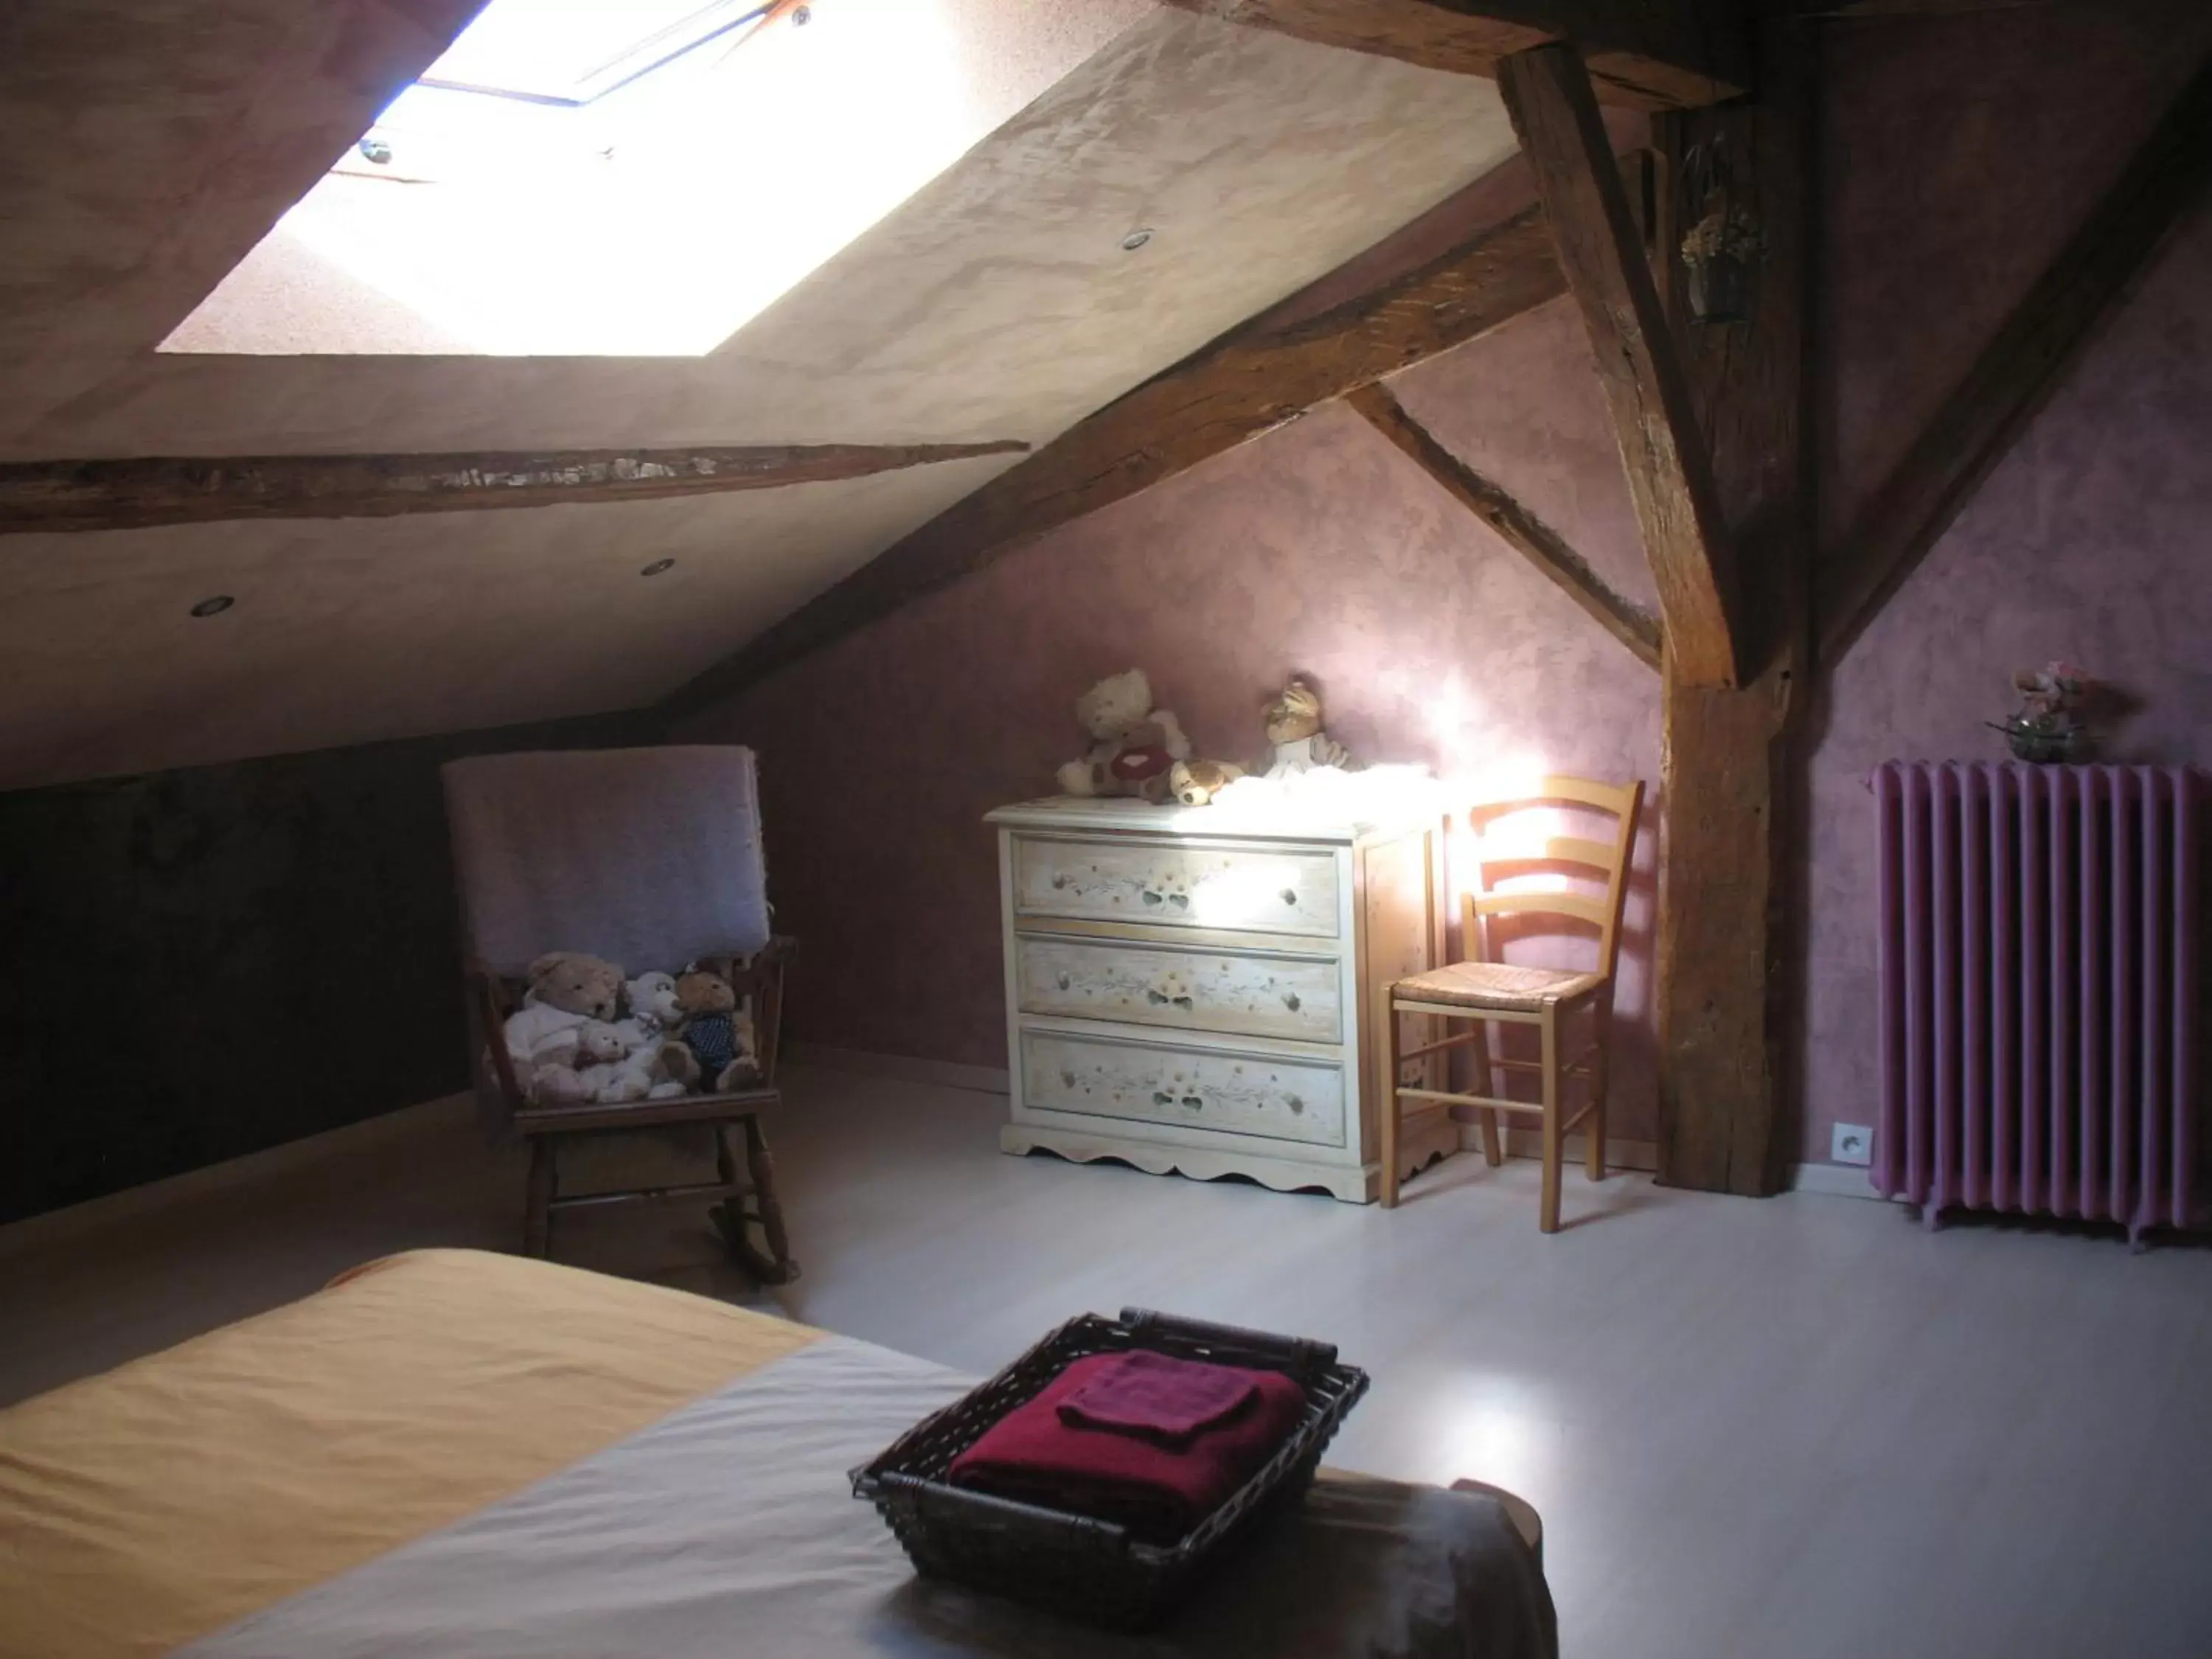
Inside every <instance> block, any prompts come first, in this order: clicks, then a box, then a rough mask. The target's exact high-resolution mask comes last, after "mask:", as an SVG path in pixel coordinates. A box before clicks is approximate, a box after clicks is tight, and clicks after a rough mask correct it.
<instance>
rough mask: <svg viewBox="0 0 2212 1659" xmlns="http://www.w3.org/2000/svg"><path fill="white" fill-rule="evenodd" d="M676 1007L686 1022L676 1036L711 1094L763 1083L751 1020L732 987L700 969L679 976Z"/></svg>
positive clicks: (732, 1091) (680, 1026)
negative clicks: (741, 1006) (692, 1058)
mask: <svg viewBox="0 0 2212 1659" xmlns="http://www.w3.org/2000/svg"><path fill="white" fill-rule="evenodd" d="M676 1006H677V1007H678V1010H679V1011H680V1012H681V1014H682V1016H683V1024H680V1025H678V1027H677V1028H676V1035H677V1036H678V1038H679V1039H681V1040H682V1042H683V1043H684V1047H685V1048H688V1049H690V1052H691V1054H692V1056H693V1057H694V1058H695V1059H696V1060H697V1061H698V1062H699V1073H700V1075H701V1076H702V1078H705V1079H709V1080H710V1081H709V1091H710V1092H712V1093H714V1094H718V1095H726V1094H731V1093H734V1092H735V1091H738V1090H739V1089H743V1088H745V1087H747V1086H749V1085H752V1084H754V1083H757V1082H758V1081H759V1080H760V1055H759V1052H758V1050H757V1048H756V1047H755V1045H754V1041H753V1022H752V1016H751V1015H750V1014H748V1013H746V1012H744V1010H742V1009H740V1008H739V1007H738V995H737V993H736V992H735V991H733V990H732V989H731V988H730V981H727V980H726V979H724V978H723V977H722V976H721V975H720V974H716V973H711V972H709V971H708V970H707V969H700V968H694V969H690V971H688V972H685V973H682V974H678V975H677V976H676Z"/></svg>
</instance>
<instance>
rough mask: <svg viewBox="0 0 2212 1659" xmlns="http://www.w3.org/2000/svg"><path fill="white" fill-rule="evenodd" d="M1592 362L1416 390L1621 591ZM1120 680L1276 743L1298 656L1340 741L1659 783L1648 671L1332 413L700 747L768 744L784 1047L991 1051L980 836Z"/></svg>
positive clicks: (710, 726)
mask: <svg viewBox="0 0 2212 1659" xmlns="http://www.w3.org/2000/svg"><path fill="white" fill-rule="evenodd" d="M1587 354H1588V347H1587V346H1586V345H1585V344H1584V343H1583V339H1582V337H1581V334H1580V332H1579V324H1578V322H1577V319H1575V317H1574V316H1573V314H1572V313H1571V312H1570V311H1568V310H1566V309H1565V307H1563V306H1554V307H1547V308H1545V309H1544V310H1543V311H1541V312H1539V313H1534V314H1532V315H1530V316H1528V317H1527V318H1523V319H1520V320H1518V321H1517V322H1516V323H1515V324H1513V325H1511V326H1510V327H1509V328H1507V329H1505V330H1503V331H1500V332H1499V333H1498V334H1496V335H1493V336H1492V337H1490V338H1489V339H1486V340H1483V341H1478V342H1476V343H1474V344H1473V345H1471V346H1468V347H1465V348H1462V349H1461V350H1460V351H1458V352H1455V353H1454V354H1452V355H1451V356H1449V357H1448V358H1445V359H1440V360H1438V361H1437V362H1432V363H1431V364H1427V365H1425V366H1424V367H1423V368H1422V370H1421V372H1420V373H1419V374H1418V375H1413V376H1408V377H1407V381H1406V384H1405V386H1404V387H1403V390H1404V392H1405V395H1406V398H1407V403H1408V404H1409V405H1410V406H1411V407H1413V408H1414V409H1415V410H1418V411H1419V412H1420V413H1421V414H1422V415H1423V416H1425V417H1428V418H1433V419H1435V420H1437V422H1438V426H1439V429H1440V430H1443V431H1445V432H1446V433H1447V434H1448V435H1449V436H1450V437H1451V439H1452V441H1454V442H1455V443H1464V444H1465V445H1466V446H1467V449H1468V453H1469V454H1470V455H1474V454H1475V453H1478V452H1484V453H1485V459H1486V460H1488V459H1495V460H1497V461H1498V462H1499V463H1500V465H1499V466H1498V471H1499V473H1500V476H1501V477H1504V479H1505V480H1506V481H1507V482H1508V483H1509V484H1510V485H1511V486H1512V487H1514V488H1516V489H1525V490H1526V491H1527V494H1528V498H1529V500H1530V501H1532V503H1535V504H1537V505H1538V506H1539V507H1540V510H1542V511H1544V512H1547V513H1552V514H1553V515H1554V517H1555V518H1556V520H1557V521H1558V522H1559V524H1560V526H1561V527H1562V528H1565V529H1566V530H1568V531H1569V532H1571V533H1574V534H1577V535H1580V534H1583V533H1584V532H1588V533H1589V537H1590V538H1591V540H1590V545H1591V546H1592V551H1591V554H1590V556H1591V557H1592V558H1593V560H1597V559H1599V558H1600V557H1601V554H1600V552H1599V551H1598V547H1597V544H1599V543H1601V542H1602V543H1604V544H1606V546H1607V551H1606V553H1605V554H1604V557H1605V559H1606V560H1607V562H1608V563H1614V564H1619V565H1620V566H1622V567H1625V568H1627V569H1629V570H1630V571H1631V572H1632V570H1633V566H1632V564H1631V563H1630V560H1631V556H1632V555H1633V553H1634V551H1635V543H1634V531H1633V527H1632V521H1631V520H1629V518H1628V506H1627V498H1626V486H1625V485H1624V484H1623V483H1622V481H1621V478H1620V466H1619V463H1618V461H1617V460H1616V461H1613V462H1612V463H1611V465H1610V466H1609V467H1606V466H1600V467H1595V468H1592V467H1587V466H1586V465H1583V462H1584V460H1585V459H1586V458H1587V457H1589V456H1590V455H1592V454H1597V455H1601V456H1605V455H1609V453H1610V442H1611V441H1610V439H1609V437H1608V436H1607V426H1606V424H1605V421H1606V416H1605V411H1604V407H1603V404H1602V403H1601V401H1600V398H1599V395H1598V392H1597V387H1596V380H1595V375H1594V374H1592V373H1591V372H1590V370H1589V366H1588V356H1587ZM1562 359H1564V361H1565V364H1566V365H1567V366H1568V369H1569V372H1565V373H1559V372H1557V369H1558V367H1559V361H1560V360H1562ZM1532 366H1538V367H1541V368H1542V369H1543V372H1542V373H1540V374H1530V373H1529V372H1528V371H1529V370H1530V368H1532ZM1516 434H1517V440H1516V439H1515V436H1514V435H1516ZM1516 446H1517V448H1518V451H1519V453H1517V454H1516V453H1507V452H1509V451H1512V450H1515V449H1516ZM1524 458H1525V459H1524ZM1509 461H1510V462H1515V463H1516V465H1504V463H1505V462H1509ZM1624 526H1626V529H1624ZM1624 538H1626V539H1624ZM1647 586H1648V579H1647ZM1132 663H1136V664H1141V665H1144V666H1145V668H1146V670H1147V671H1149V672H1150V673H1151V675H1152V679H1153V683H1154V685H1155V688H1156V689H1157V690H1158V692H1159V694H1160V696H1162V698H1163V700H1164V701H1165V702H1167V703H1168V705H1169V706H1170V707H1172V708H1174V709H1175V710H1176V712H1177V713H1178V714H1181V715H1182V719H1183V721H1184V724H1185V725H1186V726H1187V727H1188V729H1189V731H1190V732H1191V733H1192V735H1193V738H1194V741H1195V742H1196V743H1197V744H1198V745H1199V747H1200V750H1201V751H1202V752H1205V753H1207V754H1212V755H1218V756H1222V757H1228V758H1248V759H1249V758H1250V757H1252V756H1253V755H1254V754H1255V752H1256V751H1257V750H1261V749H1262V748H1264V746H1265V743H1264V739H1263V738H1262V737H1261V732H1260V729H1259V720H1258V708H1259V705H1260V702H1261V700H1262V698H1263V696H1265V694H1266V693H1267V692H1268V691H1269V690H1272V689H1273V688H1275V687H1277V686H1279V685H1280V684H1281V683H1282V680H1283V679H1284V678H1285V676H1286V675H1287V674H1288V673H1290V672H1291V671H1293V670H1297V671H1304V672H1307V673H1310V674H1311V675H1313V676H1315V677H1316V678H1317V680H1318V683H1319V684H1321V685H1322V687H1323V688H1324V690H1325V693H1326V695H1327V697H1328V707H1329V711H1330V717H1329V725H1330V728H1331V730H1332V731H1333V732H1334V733H1335V734H1336V735H1337V736H1338V737H1339V738H1342V739H1343V740H1344V741H1346V742H1347V743H1349V744H1351V745H1352V749H1353V750H1354V751H1355V752H1356V753H1357V754H1358V756H1359V757H1362V758H1364V759H1370V760H1407V761H1424V762H1427V763H1430V764H1431V765H1433V766H1435V767H1436V768H1437V769H1438V770H1439V771H1440V772H1443V773H1445V774H1447V775H1451V774H1461V775H1470V776H1474V775H1480V773H1482V772H1483V771H1484V770H1485V769H1487V768H1489V767H1492V766H1493V765H1498V764H1506V765H1512V766H1516V767H1519V766H1525V765H1527V764H1528V763H1532V762H1534V763H1543V764H1547V765H1549V766H1553V767H1556V768H1559V769H1565V770H1571V771H1577V772H1582V773H1586V774H1588V775H1592V776H1597V777H1626V776H1630V775H1637V776H1641V777H1644V778H1646V779H1656V777H1657V775H1658V738H1659V733H1658V699H1657V694H1656V678H1655V677H1654V676H1653V675H1652V673H1651V671H1650V670H1649V669H1647V668H1645V667H1644V665H1641V664H1640V663H1638V662H1637V661H1636V660H1635V659H1633V658H1632V657H1631V656H1630V655H1629V654H1628V653H1626V651H1625V650H1623V649H1622V647H1620V645H1618V644H1617V643H1615V642H1614V641H1613V640H1612V639H1611V638H1610V637H1609V636H1607V635H1606V634H1604V633H1603V632H1601V630H1600V629H1598V628H1597V626H1596V625H1595V623H1592V622H1590V621H1589V618H1588V617H1585V616H1583V613H1582V612H1581V611H1579V610H1577V608H1576V607H1575V606H1574V605H1572V604H1571V602H1570V601H1569V600H1568V599H1565V597H1564V596H1563V595H1561V594H1560V593H1559V591H1558V590H1557V589H1555V588H1553V586H1550V585H1549V584H1548V583H1547V582H1546V581H1545V580H1542V579H1541V577H1539V576H1537V575H1536V574H1534V573H1533V572H1532V571H1531V570H1530V569H1529V568H1528V566H1527V565H1526V564H1525V563H1524V562H1522V559H1521V558H1520V556H1518V555H1516V554H1515V553H1513V552H1512V551H1510V550H1508V549H1507V548H1505V547H1504V545H1502V544H1500V543H1498V541H1497V540H1496V539H1495V538H1493V537H1492V535H1491V533H1490V532H1488V531H1487V530H1486V529H1485V528H1483V527H1482V526H1480V525H1479V524H1478V523H1477V522H1476V521H1475V520H1474V519H1473V518H1471V517H1470V516H1469V515H1468V513H1466V512H1465V511H1464V509H1462V508H1461V507H1459V506H1458V505H1457V504H1456V503H1455V502H1454V501H1451V500H1450V499H1449V497H1448V496H1446V495H1444V494H1443V492H1442V491H1441V490H1440V489H1437V487H1436V486H1435V485H1434V484H1432V483H1430V482H1429V481H1428V479H1427V478H1426V477H1424V476H1423V475H1422V474H1421V473H1420V472H1419V471H1418V470H1417V469H1416V468H1415V467H1414V466H1413V464H1412V463H1411V462H1410V461H1407V460H1406V459H1404V458H1403V457H1401V455H1400V454H1399V453H1397V452H1396V451H1395V449H1393V448H1392V447H1390V446H1389V444H1387V443H1385V442H1384V441H1383V440H1382V439H1381V438H1379V437H1377V436H1376V435H1374V434H1373V433H1372V432H1371V431H1370V430H1369V428H1367V427H1366V426H1365V424H1364V422H1361V421H1360V420H1359V419H1358V417H1357V416H1353V415H1352V414H1351V413H1350V412H1349V411H1348V410H1345V409H1343V408H1341V407H1334V406H1332V407H1329V408H1327V409H1323V410H1318V411H1316V413H1314V414H1313V415H1311V416H1309V417H1308V418H1306V419H1304V420H1303V421H1299V422H1296V423H1294V424H1292V425H1291V426H1289V427H1287V428H1282V429H1280V430H1279V431H1277V432H1275V433H1273V434H1271V435H1268V436H1267V437H1266V438H1263V439H1261V440H1260V441H1257V442H1255V443H1252V444H1249V445H1246V446H1245V447H1243V448H1241V449H1237V450H1235V451H1232V452H1231V453H1229V454H1226V455H1224V456H1221V457H1219V458H1218V459H1215V460H1214V461H1212V462H1210V463H1208V464H1207V465H1204V466H1201V467H1198V468H1195V469H1194V470H1193V471H1190V472H1188V473H1185V474H1183V475H1182V477H1177V478H1176V479H1173V480H1171V481H1170V482H1169V483H1165V484H1163V485H1161V486H1160V487H1158V489H1153V490H1152V491H1150V492H1148V493H1146V495H1141V496H1139V497H1136V498H1134V499H1133V500H1131V501H1125V502H1122V503H1121V504H1119V505H1117V506H1115V507H1109V508H1108V509H1106V510H1105V511H1103V512H1100V513H1095V514H1093V515H1092V516H1091V517H1090V518H1088V519H1085V520H1081V521H1080V522H1079V523H1077V524H1074V525H1072V526H1068V527H1066V529H1064V530H1061V531H1060V532H1057V533H1055V534H1054V535H1052V536H1049V537H1047V538H1044V539H1043V540H1042V541H1041V542H1039V543H1038V544H1036V545H1034V546H1032V547H1030V548H1029V549H1027V550H1024V551H1022V552H1020V553H1018V554H1016V555H1015V556H1012V557H1011V558H1008V559H1006V560H1004V561H1002V562H1000V563H999V564H997V565H995V566H994V567H993V568H991V569H990V570H988V571H987V572H986V573H985V574H982V575H981V576H978V577H976V578H974V579H972V580H969V581H968V582H965V583H963V584H962V585H961V586H958V587H956V588H953V589H951V590H950V591H948V592H943V593H939V594H938V595H936V596H935V597H933V598H932V599H928V600H927V601H925V602H923V603H921V604H920V605H915V606H912V607H910V608H909V609H908V610H906V611H902V612H901V613H900V614H898V615H897V616H895V617H892V618H890V620H888V621H887V622H885V623H881V624H879V625H878V626H876V627H874V628H872V629H867V630H866V631H865V632H864V633H862V634H860V635H855V636H854V637H853V638H851V639H848V640H847V641H844V642H843V643H842V644H841V645H839V646H837V647H834V648H832V649H831V650H829V652H827V653H823V654H822V655H821V656H819V657H817V658H814V659H811V660H809V661H807V662H805V663H803V664H801V665H799V666H797V667H796V668H795V669H793V670H792V671H787V672H786V673H784V674H781V675H779V676H777V677H776V678H775V679H773V680H771V681H769V683H767V684H764V685H763V686H762V687H760V688H759V689H757V690H755V691H754V692H752V693H750V695H748V696H745V697H744V699H742V700H741V701H740V702H738V703H737V704H736V705H734V706H733V707H731V708H725V709H723V710H720V711H718V712H717V713H715V714H712V715H709V716H708V717H705V718H704V719H703V720H702V721H701V722H699V723H698V724H696V725H695V726H692V727H691V728H690V729H689V731H688V732H687V735H693V736H697V735H708V736H713V737H726V738H732V739H738V740H742V741H745V742H750V743H754V744H757V745H758V746H759V748H760V750H761V751H762V757H763V760H762V765H763V791H764V811H765V812H766V814H767V817H768V829H769V848H770V854H771V857H772V859H773V860H774V866H773V880H774V884H775V892H776V895H777V902H778V904H779V907H780V913H779V914H780V921H781V922H782V924H783V925H785V926H787V927H789V928H790V929H791V930H792V931H793V932H795V933H799V934H800V935H802V936H803V939H804V941H805V957H804V960H805V963H806V964H808V965H807V966H806V967H805V968H802V969H799V970H798V981H797V983H796V984H795V985H794V987H793V995H792V1001H791V1009H792V1012H791V1018H792V1020H793V1030H794V1035H796V1036H800V1037H803V1038H811V1039H814V1040H817V1041H822V1042H836V1043H839V1044H842V1045H846V1046H849V1047H856V1048H872V1049H877V1050H881V1051H884V1052H889V1053H894V1054H929V1055H934V1056H939V1057H941V1058H945V1059H950V1060H964V1061H970V1062H975V1063H981V1064H987V1065H1003V1064H1004V1063H1005V1044H1006V1036H1005V1029H1004V1026H1003V1024H1002V1023H1001V1022H1002V1020H1003V1013H1002V1011H1001V999H1000V977H999V975H1000V964H999V938H998V912H997V905H998V897H997V882H996V876H995V872H994V857H995V854H994V844H993V842H992V839H991V836H990V835H989V833H988V832H987V830H986V829H985V828H984V826H983V825H982V824H981V823H979V822H978V819H980V818H981V816H982V814H983V813H984V812H985V811H987V810H988V809H989V808H991V807H993V806H995V805H1000V804H1002V803H1004V802H1007V801H1012V800H1018V799H1025V798H1028V797H1031V796H1035V795H1039V794H1046V793H1051V790H1052V787H1053V786H1052V782H1051V779H1052V771H1053V768H1054V765H1056V764H1057V763H1059V762H1060V761H1062V760H1065V759H1066V758H1068V757H1070V756H1072V755H1074V754H1076V753H1079V752H1080V750H1081V748H1082V746H1083V744H1082V741H1081V738H1080V734H1079V732H1078V731H1077V729H1076V727H1075V725H1074V719H1073V711H1072V705H1073V702H1074V699H1075V697H1076V696H1077V695H1078V694H1079V692H1080V691H1081V690H1083V689H1084V688H1085V686H1087V685H1088V684H1091V681H1093V680H1095V679H1097V678H1099V677H1100V676H1102V675H1104V674H1108V673H1111V672H1113V671H1116V670H1119V669H1121V668H1125V667H1127V666H1128V665H1131V664H1132ZM1649 858H1650V852H1649V849H1648V848H1647V849H1646V853H1645V861H1646V868H1645V869H1644V871H1643V872H1641V873H1640V874H1639V877H1638V883H1637V887H1636V890H1635V891H1634V893H1633V894H1632V901H1631V909H1630V916H1629V924H1628V934H1627V943H1626V952H1627V958H1628V960H1627V965H1626V969H1625V970H1624V972H1625V981H1626V982H1625V984H1624V987H1623V1000H1622V1005H1621V1007H1622V1014H1623V1028H1622V1036H1621V1038H1620V1041H1621V1042H1622V1056H1621V1072H1620V1091H1621V1092H1620V1102H1621V1114H1620V1118H1619V1119H1618V1120H1617V1121H1618V1122H1619V1125H1620V1133H1623V1134H1625V1135H1629V1136H1648V1135H1649V1134H1650V1097H1651V1087H1652V1085H1651V1064H1650V1036H1649V1030H1648V1018H1649V1016H1648V1012H1647V1010H1648V1003H1649V998H1648V995H1647V994H1646V990H1645V974H1644V961H1645V959H1646V952H1647V950H1648V939H1649V933H1650V892H1651V887H1650V870H1649Z"/></svg>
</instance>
